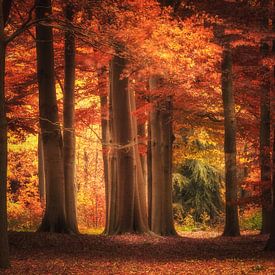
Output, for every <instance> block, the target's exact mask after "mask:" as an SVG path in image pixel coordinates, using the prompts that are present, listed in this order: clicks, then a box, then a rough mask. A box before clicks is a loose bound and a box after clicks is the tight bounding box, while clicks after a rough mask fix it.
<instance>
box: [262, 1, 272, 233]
mask: <svg viewBox="0 0 275 275" xmlns="http://www.w3.org/2000/svg"><path fill="white" fill-rule="evenodd" d="M269 2H270V1H269V0H262V1H261V9H262V18H261V28H262V29H263V31H265V30H267V29H268V20H269V7H268V6H269ZM260 54H261V58H262V59H264V58H265V57H266V56H268V54H269V45H268V43H267V42H265V41H261V44H260ZM261 74H262V80H261V91H260V93H261V95H260V168H261V189H262V190H261V191H262V194H261V196H262V198H261V199H262V228H261V233H262V234H267V233H270V230H271V204H272V191H271V167H270V165H271V156H270V148H271V147H270V145H271V144H270V134H271V131H270V124H271V120H270V81H271V79H270V69H269V67H268V66H266V65H262V68H261Z"/></svg>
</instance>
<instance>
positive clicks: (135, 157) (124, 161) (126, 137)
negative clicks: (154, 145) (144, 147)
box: [106, 56, 149, 234]
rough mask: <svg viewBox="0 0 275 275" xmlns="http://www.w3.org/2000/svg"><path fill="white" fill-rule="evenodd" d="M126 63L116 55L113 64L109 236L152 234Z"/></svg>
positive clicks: (111, 74) (107, 229)
mask: <svg viewBox="0 0 275 275" xmlns="http://www.w3.org/2000/svg"><path fill="white" fill-rule="evenodd" d="M125 67H126V60H125V59H124V58H122V57H119V56H115V57H114V58H113V60H112V62H111V68H110V78H111V89H110V107H111V113H110V117H111V120H110V123H111V124H110V143H111V151H110V158H109V167H108V168H109V177H108V184H109V188H108V191H109V194H108V198H109V202H108V204H107V205H108V220H107V224H106V233H107V234H123V233H145V232H149V228H148V223H147V215H146V208H145V195H142V190H141V186H142V188H143V186H144V182H142V171H141V169H142V168H141V162H140V157H139V154H138V148H137V129H135V128H136V122H135V121H134V120H135V118H134V117H133V115H132V107H133V106H132V103H133V101H134V100H133V94H132V93H131V92H130V91H129V90H128V79H127V78H124V79H120V77H121V74H122V73H123V70H124V69H125Z"/></svg>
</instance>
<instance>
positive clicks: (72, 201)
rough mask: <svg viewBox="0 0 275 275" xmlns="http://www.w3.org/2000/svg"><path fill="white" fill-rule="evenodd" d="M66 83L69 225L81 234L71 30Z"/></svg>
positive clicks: (70, 11)
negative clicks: (76, 172)
mask: <svg viewBox="0 0 275 275" xmlns="http://www.w3.org/2000/svg"><path fill="white" fill-rule="evenodd" d="M73 16H74V10H73V5H72V4H70V3H68V4H67V5H66V8H65V17H66V19H67V20H68V21H72V20H73ZM64 56H65V81H64V103H63V105H64V106H63V121H64V131H63V139H64V147H63V153H64V175H65V203H66V216H67V225H68V229H69V231H70V232H71V233H75V234H77V233H79V231H78V225H77V213H76V188H75V128H74V121H75V107H74V105H75V96H74V92H75V91H74V90H75V37H74V33H73V32H72V31H70V30H67V31H66V32H65V53H64Z"/></svg>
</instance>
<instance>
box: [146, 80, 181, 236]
mask: <svg viewBox="0 0 275 275" xmlns="http://www.w3.org/2000/svg"><path fill="white" fill-rule="evenodd" d="M158 82H159V78H158V77H152V78H151V81H150V88H151V89H157V88H158V87H159V83H158ZM171 104H172V103H171V97H167V98H165V99H160V101H159V102H156V103H155V104H154V106H153V109H152V111H151V117H150V125H151V150H152V202H151V203H152V206H151V207H152V208H151V213H150V214H151V230H152V231H153V232H154V233H156V234H159V235H163V236H166V235H175V234H176V231H175V228H174V222H173V211H172V143H173V133H172V114H171V112H172V109H171V107H172V106H171Z"/></svg>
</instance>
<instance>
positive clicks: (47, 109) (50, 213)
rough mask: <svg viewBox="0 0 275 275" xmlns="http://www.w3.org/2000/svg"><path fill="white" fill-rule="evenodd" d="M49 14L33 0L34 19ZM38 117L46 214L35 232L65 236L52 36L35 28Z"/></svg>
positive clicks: (43, 3)
mask: <svg viewBox="0 0 275 275" xmlns="http://www.w3.org/2000/svg"><path fill="white" fill-rule="evenodd" d="M48 14H51V1H50V0H36V17H37V19H42V18H45V17H46V16H47V15H48ZM36 50H37V78H38V87H39V115H40V127H41V133H42V141H43V151H44V158H45V159H44V160H45V179H46V210H45V214H44V217H43V219H42V223H41V225H40V227H39V229H38V230H39V231H45V232H60V233H61V232H67V231H68V230H67V225H66V213H65V186H64V167H63V164H64V163H63V144H62V136H61V129H60V124H59V119H58V107H57V100H56V90H55V78H54V51H53V33H52V28H51V27H49V26H45V25H41V24H38V25H37V26H36Z"/></svg>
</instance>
